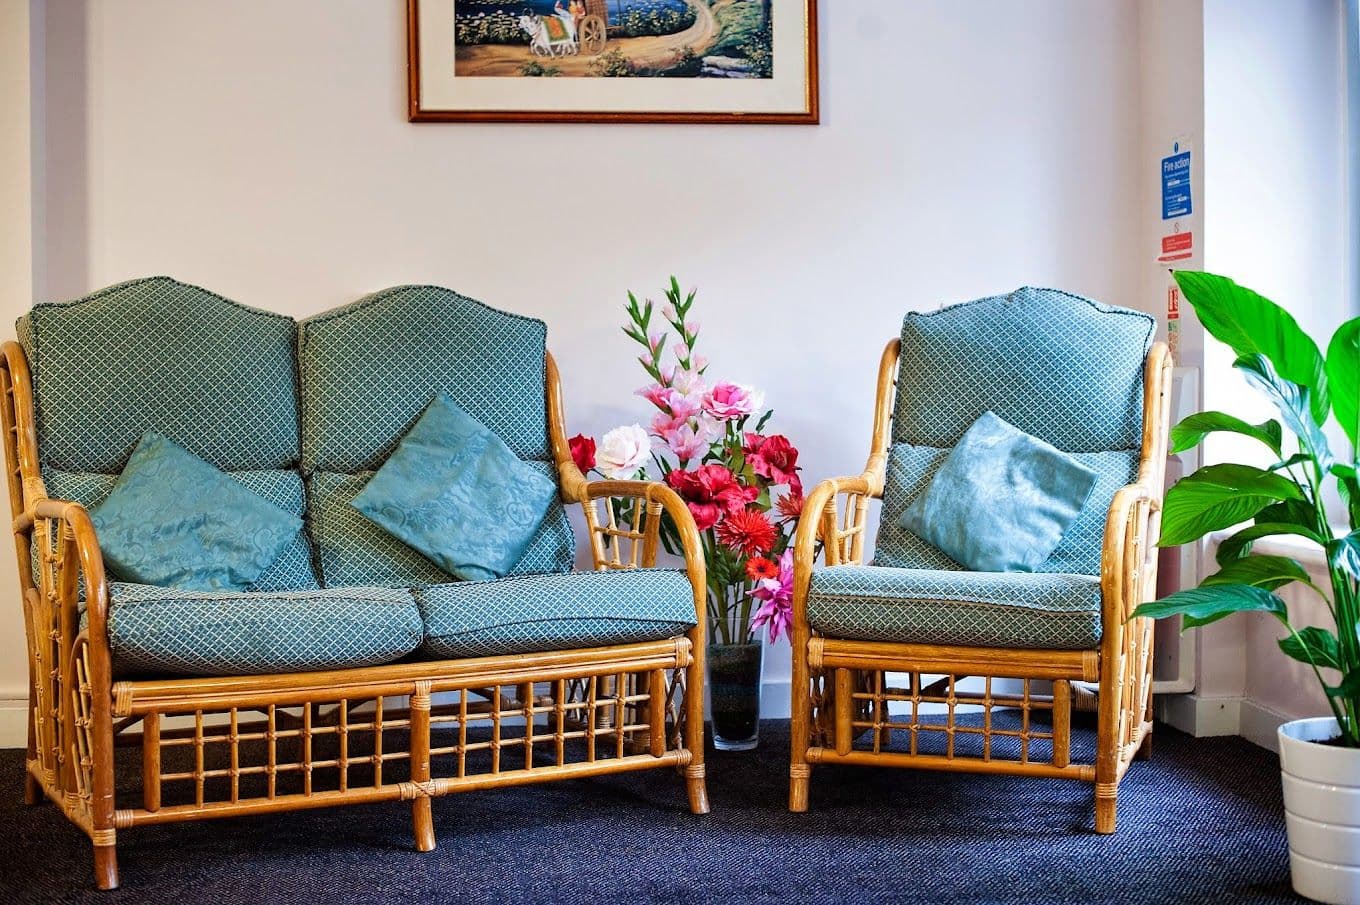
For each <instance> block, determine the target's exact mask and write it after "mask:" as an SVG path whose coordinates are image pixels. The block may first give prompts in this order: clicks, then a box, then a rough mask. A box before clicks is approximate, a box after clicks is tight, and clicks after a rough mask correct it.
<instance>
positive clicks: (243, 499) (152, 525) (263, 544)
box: [90, 433, 302, 591]
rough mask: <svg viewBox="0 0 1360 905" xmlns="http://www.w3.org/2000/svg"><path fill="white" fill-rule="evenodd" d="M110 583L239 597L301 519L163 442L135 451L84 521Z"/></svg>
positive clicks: (148, 442) (147, 440)
mask: <svg viewBox="0 0 1360 905" xmlns="http://www.w3.org/2000/svg"><path fill="white" fill-rule="evenodd" d="M90 518H91V520H92V521H93V522H94V527H95V531H96V532H97V534H98V535H99V545H100V549H101V550H102V552H103V554H104V561H105V562H106V563H107V564H108V565H109V568H110V570H111V571H112V572H113V574H114V576H116V577H117V578H120V579H123V580H126V581H132V582H137V583H140V584H151V585H160V586H165V587H173V588H180V589H186V590H200V591H210V590H244V589H246V588H248V587H250V585H251V584H252V583H253V582H254V581H256V580H257V579H258V578H259V577H260V576H261V575H263V574H264V572H265V570H266V569H268V568H269V566H270V565H271V564H272V563H273V562H274V561H275V560H276V559H278V557H279V554H280V553H282V552H283V551H284V549H285V548H286V547H288V546H289V545H290V544H292V543H293V542H294V540H295V538H296V537H297V534H298V531H299V530H300V529H301V528H302V519H300V518H298V517H297V516H296V515H293V514H292V513H289V512H285V511H284V510H283V509H280V508H279V507H278V506H275V505H274V504H273V503H271V502H269V501H268V500H266V499H264V498H263V497H261V496H258V495H257V494H254V493H251V492H250V491H249V490H247V489H246V488H245V487H243V486H242V485H241V484H240V483H239V482H237V481H234V480H232V478H231V477H229V476H228V475H225V474H223V473H222V472H220V471H218V470H217V469H216V468H214V467H213V466H211V465H209V464H208V463H207V462H204V461H203V460H202V459H200V458H198V457H197V456H195V455H193V454H192V453H190V452H188V451H186V450H185V449H183V448H182V447H180V446H178V445H176V444H175V443H174V442H172V441H171V440H169V439H167V438H166V437H163V436H161V435H160V434H156V433H148V434H147V435H146V436H144V437H143V438H142V441H141V442H140V443H139V444H137V448H136V449H134V450H133V451H132V456H131V457H130V458H129V459H128V463H127V466H126V467H125V468H124V469H123V473H122V475H121V476H120V477H119V478H118V480H117V482H116V483H115V484H114V486H113V490H112V491H110V492H109V495H108V496H107V497H106V498H105V499H104V501H103V502H102V503H100V504H99V505H98V506H96V507H95V509H94V511H93V512H91V513H90Z"/></svg>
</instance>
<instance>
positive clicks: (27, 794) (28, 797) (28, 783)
mask: <svg viewBox="0 0 1360 905" xmlns="http://www.w3.org/2000/svg"><path fill="white" fill-rule="evenodd" d="M42 801H43V791H42V786H40V785H39V784H38V780H37V778H36V777H34V775H33V774H32V773H30V772H28V771H27V770H25V771H24V804H26V805H37V804H42Z"/></svg>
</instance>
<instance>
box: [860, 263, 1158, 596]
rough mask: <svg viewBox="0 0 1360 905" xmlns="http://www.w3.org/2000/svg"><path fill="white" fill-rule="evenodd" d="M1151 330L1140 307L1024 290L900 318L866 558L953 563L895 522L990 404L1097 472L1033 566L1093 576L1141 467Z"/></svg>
mask: <svg viewBox="0 0 1360 905" xmlns="http://www.w3.org/2000/svg"><path fill="white" fill-rule="evenodd" d="M1155 328H1156V323H1155V321H1154V320H1153V319H1152V318H1151V317H1149V316H1148V315H1146V314H1143V313H1140V312H1137V311H1131V310H1129V309H1125V308H1115V307H1110V306H1107V305H1102V304H1100V303H1098V302H1094V301H1091V300H1090V299H1085V298H1081V297H1080V296H1075V295H1071V294H1069V293H1066V292H1060V291H1058V290H1055V289H1035V288H1031V287H1025V288H1022V289H1018V290H1016V291H1015V292H1012V293H1010V294H1009V295H1004V296H994V297H991V298H984V299H979V300H977V301H974V302H968V303H966V304H962V305H955V306H952V307H949V308H944V309H941V310H939V311H932V312H919V313H918V312H913V313H910V314H908V315H907V316H906V317H905V318H904V319H903V322H902V346H901V358H900V364H899V371H898V381H897V400H896V406H895V410H894V415H893V426H892V441H893V442H892V448H891V450H890V452H889V456H888V471H887V476H886V481H885V486H884V495H883V513H882V519H881V522H880V527H879V534H878V543H877V548H876V556H875V563H877V564H878V565H884V566H895V567H901V568H920V569H954V570H957V569H960V568H962V567H961V566H959V565H958V563H955V562H954V561H953V560H951V559H949V557H947V556H945V555H944V554H943V553H941V552H940V551H939V550H937V549H936V548H935V547H933V546H931V545H929V544H927V543H926V542H925V541H923V540H921V539H920V538H919V537H917V536H916V535H914V534H912V533H911V532H910V531H907V530H906V529H904V528H901V527H899V526H898V525H897V519H898V518H899V517H900V516H901V513H902V511H903V510H904V509H906V507H907V506H909V505H910V504H911V501H912V500H914V499H915V498H916V496H917V495H919V494H920V493H922V492H923V491H924V490H925V488H926V487H927V486H928V485H929V483H930V479H931V478H932V477H933V476H934V473H935V471H936V470H937V469H938V468H939V467H940V465H941V464H943V462H944V459H945V457H947V456H948V454H949V451H950V450H951V449H952V448H953V446H954V445H955V444H956V443H957V442H958V440H959V438H960V437H961V436H962V435H963V433H964V432H965V431H966V430H967V429H968V427H969V426H970V425H971V424H972V423H973V421H975V420H976V419H977V417H978V416H979V415H981V414H982V413H983V412H986V411H992V412H995V413H996V414H997V415H999V416H1000V417H1002V418H1004V419H1005V420H1006V421H1009V422H1010V423H1011V424H1014V425H1015V426H1016V427H1018V428H1020V429H1021V430H1023V431H1025V432H1027V433H1030V434H1033V435H1034V436H1036V437H1039V438H1041V439H1043V440H1045V441H1047V442H1049V443H1051V444H1053V445H1054V446H1056V447H1057V448H1059V449H1061V450H1064V451H1065V452H1068V453H1071V454H1072V455H1074V456H1075V457H1076V458H1077V459H1078V460H1080V461H1082V462H1084V463H1085V464H1086V465H1088V466H1090V467H1092V468H1094V469H1095V470H1096V472H1097V474H1098V476H1099V478H1098V480H1097V483H1096V487H1095V490H1094V491H1093V492H1092V493H1091V498H1090V500H1089V501H1088V502H1087V504H1086V507H1085V509H1084V510H1083V511H1082V513H1081V515H1080V516H1079V517H1078V518H1077V520H1076V522H1074V523H1073V525H1072V526H1071V527H1070V528H1069V529H1068V531H1067V532H1066V533H1065V534H1064V535H1063V539H1062V543H1061V544H1060V545H1059V547H1058V549H1057V550H1056V551H1055V552H1054V554H1053V556H1052V557H1050V558H1049V560H1048V562H1046V563H1044V565H1043V566H1041V567H1040V571H1044V572H1073V573H1080V574H1088V575H1094V574H1098V573H1099V571H1100V548H1101V538H1102V534H1103V530H1104V519H1105V512H1106V510H1107V509H1108V507H1109V505H1110V502H1111V500H1112V499H1113V498H1114V494H1115V492H1116V491H1117V490H1118V489H1119V488H1120V487H1122V486H1123V485H1125V484H1127V483H1129V482H1130V481H1131V480H1132V479H1133V478H1134V476H1135V474H1136V470H1137V466H1138V459H1139V453H1140V448H1141V441H1142V429H1143V369H1144V364H1145V361H1146V358H1147V354H1148V350H1149V348H1150V346H1151V343H1152V337H1153V333H1154V331H1155Z"/></svg>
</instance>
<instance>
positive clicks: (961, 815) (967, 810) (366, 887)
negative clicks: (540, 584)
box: [0, 721, 1296, 905]
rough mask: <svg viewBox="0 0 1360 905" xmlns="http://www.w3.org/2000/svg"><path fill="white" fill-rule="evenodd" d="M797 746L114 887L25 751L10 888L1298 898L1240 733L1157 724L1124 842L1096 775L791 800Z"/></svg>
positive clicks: (182, 861)
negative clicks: (421, 835)
mask: <svg viewBox="0 0 1360 905" xmlns="http://www.w3.org/2000/svg"><path fill="white" fill-rule="evenodd" d="M1092 734H1093V733H1092V731H1091V727H1090V725H1089V724H1085V725H1083V726H1082V727H1081V728H1079V729H1078V730H1077V731H1076V733H1075V736H1074V738H1075V739H1076V740H1077V741H1079V742H1081V743H1082V746H1083V747H1086V746H1089V744H1090V739H1091V736H1092ZM788 750H789V736H788V724H787V723H786V722H782V721H776V722H768V723H765V724H763V726H762V737H761V742H760V746H759V748H758V749H756V750H755V751H751V752H744V753H722V752H712V751H710V752H709V762H708V763H709V766H708V776H709V794H710V799H711V801H712V805H713V812H712V813H711V814H709V815H707V816H703V817H695V816H692V815H691V814H690V813H689V811H688V809H687V808H686V804H685V794H684V783H683V781H682V780H681V779H680V778H679V777H678V776H676V775H675V774H674V773H673V772H670V771H647V772H642V773H631V774H625V775H622V776H611V777H604V778H598V779H591V780H579V781H572V782H566V783H554V784H548V785H539V786H528V787H521V788H514V789H503V790H498V791H488V792H474V793H469V794H464V795H454V796H448V797H445V798H440V799H436V800H435V802H434V818H435V830H436V833H437V835H438V840H439V847H438V849H436V850H435V851H433V852H430V853H428V854H420V853H417V852H416V851H415V850H414V849H413V847H412V843H411V824H410V807H409V805H405V804H398V803H393V804H381V805H373V806H359V807H346V808H339V809H332V810H324V811H311V812H303V813H293V814H283V815H274V816H265V817H251V818H239V819H231V820H223V821H216V822H206V823H199V824H180V825H168V826H156V827H144V828H138V829H134V830H125V831H120V832H119V836H118V841H119V844H118V854H119V861H120V867H121V869H122V883H123V885H122V888H121V889H119V890H117V891H115V892H111V893H99V892H96V891H95V890H94V888H93V880H92V872H91V861H90V850H89V845H88V842H87V840H86V839H85V837H84V836H83V835H81V834H80V833H79V832H78V831H77V830H76V829H75V828H73V827H71V826H70V825H68V824H67V823H66V821H65V820H64V819H63V818H62V817H61V816H60V814H59V813H58V812H57V810H56V809H55V808H54V807H53V806H51V805H50V804H44V805H41V806H37V807H25V806H24V805H23V803H22V801H21V795H20V790H21V788H22V771H23V764H22V761H23V754H22V752H21V751H13V750H7V751H0V792H3V794H2V795H0V833H2V834H3V846H4V851H3V854H0V902H5V903H8V902H25V903H26V902H43V903H59V902H86V901H88V902H100V903H107V905H116V903H123V902H136V903H144V902H145V903H156V902H165V903H177V905H186V903H196V902H211V903H217V902H232V903H236V902H243V903H269V905H273V903H308V905H312V903H330V902H335V903H339V902H363V903H368V902H407V903H420V902H430V903H438V902H456V903H469V905H472V903H492V902H548V903H551V902H564V903H576V902H582V903H584V902H592V903H597V902H609V903H613V902H663V903H705V902H724V903H738V902H807V903H811V902H866V903H867V902H919V903H953V902H1022V903H1026V905H1041V903H1059V902H1061V903H1088V902H1089V903H1100V902H1111V903H1114V902H1120V903H1143V902H1147V903H1153V902H1156V903H1165V902H1206V903H1210V902H1211V903H1230V902H1279V901H1296V900H1295V899H1294V897H1293V896H1292V894H1291V893H1290V889H1289V880H1288V859H1287V855H1286V848H1285V837H1284V825H1283V811H1282V806H1281V802H1280V778H1279V763H1278V761H1277V760H1276V759H1275V757H1274V756H1273V755H1271V754H1270V753H1269V752H1267V751H1264V750H1262V749H1260V748H1257V747H1255V746H1253V745H1251V744H1250V743H1248V742H1246V741H1243V740H1242V739H1239V738H1212V739H1192V738H1190V737H1188V736H1186V735H1183V734H1181V733H1179V732H1176V731H1175V730H1173V729H1169V728H1166V727H1163V726H1158V727H1157V730H1156V733H1155V735H1154V751H1153V755H1154V756H1153V759H1152V760H1151V761H1150V762H1146V763H1144V762H1137V763H1135V764H1134V765H1133V766H1132V768H1131V769H1130V771H1129V774H1128V776H1127V777H1126V778H1125V780H1124V783H1123V785H1122V786H1121V788H1120V808H1119V831H1118V832H1117V833H1116V834H1115V835H1113V836H1097V835H1095V834H1094V833H1093V832H1092V829H1091V827H1092V798H1091V796H1092V790H1091V786H1090V785H1088V784H1085V783H1078V782H1067V781H1055V780H1033V779H1012V778H1007V777H990V776H988V777H979V776H969V775H966V774H946V773H930V772H923V771H908V770H889V769H867V768H851V767H819V768H817V769H816V770H815V771H814V773H813V780H812V807H811V810H810V812H809V813H807V814H790V813H788V811H787V810H786V809H785V803H786V797H787V790H788ZM120 753H121V754H122V755H123V756H124V758H125V759H124V761H123V763H122V764H121V765H120V777H121V778H122V779H127V780H129V781H130V782H131V783H132V784H134V786H135V771H136V768H137V761H136V756H135V754H133V752H131V751H123V752H120ZM1077 753H1079V752H1078V751H1074V754H1077ZM126 755H133V756H131V757H128V756H126Z"/></svg>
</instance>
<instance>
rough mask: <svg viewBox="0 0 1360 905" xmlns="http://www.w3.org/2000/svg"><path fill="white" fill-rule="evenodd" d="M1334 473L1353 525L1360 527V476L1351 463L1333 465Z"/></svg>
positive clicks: (1337, 487)
mask: <svg viewBox="0 0 1360 905" xmlns="http://www.w3.org/2000/svg"><path fill="white" fill-rule="evenodd" d="M1332 474H1334V475H1336V490H1337V493H1338V494H1339V495H1340V496H1341V502H1342V503H1343V504H1345V506H1346V510H1347V512H1348V513H1349V515H1350V519H1351V527H1352V528H1360V476H1357V474H1356V471H1355V469H1354V468H1352V467H1351V466H1349V465H1333V466H1332Z"/></svg>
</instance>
